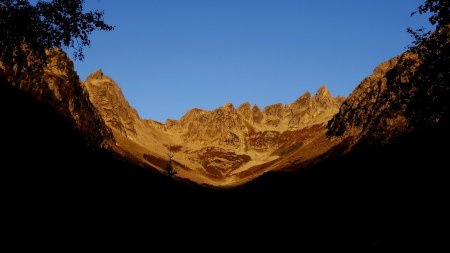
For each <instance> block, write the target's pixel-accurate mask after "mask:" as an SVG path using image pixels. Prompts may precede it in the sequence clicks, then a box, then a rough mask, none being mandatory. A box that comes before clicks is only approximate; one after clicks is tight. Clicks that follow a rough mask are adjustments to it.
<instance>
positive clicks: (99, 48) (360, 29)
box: [75, 0, 426, 122]
mask: <svg viewBox="0 0 450 253" xmlns="http://www.w3.org/2000/svg"><path fill="white" fill-rule="evenodd" d="M86 2H87V3H86V7H87V8H88V9H101V10H104V11H105V21H107V22H108V23H110V24H112V25H114V26H115V27H116V29H115V30H114V31H112V32H94V34H93V35H92V37H91V38H92V45H91V47H90V48H87V49H86V59H85V60H84V61H83V62H80V61H76V62H75V68H76V70H77V72H78V74H79V75H80V77H81V79H82V80H84V79H85V78H86V77H87V76H88V75H89V74H90V73H91V72H93V71H95V70H96V69H99V68H101V69H103V72H104V73H105V74H106V75H108V76H110V77H111V78H113V79H114V80H115V81H116V82H117V83H118V84H119V85H120V87H121V88H122V91H123V92H124V94H125V97H126V98H127V100H128V101H129V102H130V104H131V105H132V106H133V107H135V108H136V109H137V110H138V112H139V114H140V116H141V117H142V118H146V119H148V118H151V119H154V120H158V121H163V122H164V121H165V120H166V118H175V119H177V118H180V117H181V116H182V115H183V114H184V113H185V112H186V111H187V110H188V109H190V108H193V107H197V108H203V109H214V108H216V107H218V106H221V105H223V104H224V103H226V102H231V103H233V104H234V105H235V106H236V107H237V106H239V105H240V104H241V103H243V102H245V101H249V102H250V103H251V104H258V105H259V106H260V107H264V106H266V105H268V104H273V103H277V102H282V103H290V102H292V101H294V100H295V99H296V98H297V97H299V96H300V95H302V94H303V93H304V92H306V91H311V92H312V93H314V92H315V91H316V90H317V89H318V88H319V87H320V86H321V85H322V84H326V85H327V86H328V88H329V89H330V91H331V93H332V94H333V95H343V96H347V95H348V94H350V92H351V91H352V90H353V89H354V88H355V87H356V86H357V85H358V84H359V82H360V81H361V80H362V79H363V78H364V77H365V76H367V75H369V74H370V73H371V72H372V70H373V69H374V68H375V67H376V66H377V65H378V64H379V63H381V62H382V61H386V60H388V59H390V58H391V57H394V56H396V55H398V54H401V53H402V52H403V51H405V46H407V45H409V44H410V43H411V37H410V36H409V35H408V34H407V33H406V31H405V30H406V28H407V27H408V26H412V27H418V26H420V25H425V24H426V19H425V17H420V16H418V15H416V16H414V17H410V13H411V12H412V11H414V10H416V9H417V6H419V5H420V4H421V2H422V1H419V0H373V1H369V0H340V1H334V0H328V1H324V0H314V1H302V0H292V1H289V0H271V1H263V0H142V1H139V0H135V1H131V0H130V1H111V0H109V1H107V0H88V1H86Z"/></svg>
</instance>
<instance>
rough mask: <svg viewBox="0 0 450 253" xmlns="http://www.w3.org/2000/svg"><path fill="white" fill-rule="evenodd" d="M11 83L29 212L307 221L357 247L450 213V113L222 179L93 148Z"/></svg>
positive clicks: (11, 179)
mask: <svg viewBox="0 0 450 253" xmlns="http://www.w3.org/2000/svg"><path fill="white" fill-rule="evenodd" d="M0 87H1V92H0V96H1V98H0V103H1V106H0V108H1V115H2V118H3V123H2V124H1V131H2V133H3V134H4V137H3V141H2V144H3V146H4V149H3V150H4V151H3V154H2V158H3V161H2V163H3V165H2V169H1V173H2V176H1V178H2V181H3V182H2V184H3V185H4V186H6V191H5V195H6V198H7V200H8V202H7V203H10V204H9V205H8V207H9V208H11V209H12V211H11V212H13V213H14V214H15V215H18V214H19V215H22V217H24V218H23V220H22V221H23V222H39V220H40V219H42V218H43V217H45V219H44V220H45V221H46V222H49V221H55V220H58V219H59V218H61V216H65V215H67V214H69V213H75V214H76V215H75V217H78V218H80V219H81V217H83V218H82V219H83V220H85V221H86V220H91V219H94V217H96V219H99V220H100V221H103V222H105V223H107V222H106V221H107V220H108V219H109V218H111V216H114V215H119V216H118V217H122V218H124V217H128V218H130V219H132V218H133V217H134V218H136V217H135V216H137V217H147V218H148V219H150V220H152V223H153V222H155V221H157V220H158V219H159V218H158V217H163V219H164V220H165V223H166V225H167V224H172V226H174V227H176V228H177V229H178V231H183V232H184V233H188V232H189V228H192V227H195V226H201V227H202V228H203V229H204V231H219V230H220V231H226V229H227V228H228V229H233V230H234V231H236V236H237V235H243V236H244V235H245V234H254V235H256V236H258V235H259V236H271V237H274V238H279V239H281V238H283V239H286V238H291V237H293V238H295V237H296V236H297V235H298V234H288V232H286V233H282V232H281V231H290V229H291V230H292V229H294V230H295V231H297V232H298V233H302V232H301V231H303V233H304V232H305V231H306V234H307V237H303V239H304V240H306V241H307V242H308V243H312V242H317V241H316V240H318V241H319V244H318V245H322V246H325V245H327V246H330V245H331V246H332V247H336V246H337V245H339V246H345V247H356V248H359V247H362V248H366V247H367V248H377V247H381V248H382V247H390V246H392V245H400V246H401V247H404V246H405V245H406V246H411V245H412V246H415V245H417V244H421V243H422V242H428V241H429V239H430V238H426V237H425V236H426V235H427V233H428V232H427V233H425V231H430V230H428V229H429V228H431V226H432V225H433V224H439V222H440V221H439V220H435V219H437V218H436V217H439V216H438V215H437V214H438V213H434V212H435V211H436V212H439V210H442V209H440V205H441V204H442V203H443V202H444V200H445V198H444V186H445V184H444V180H445V178H444V177H443V176H442V175H443V172H444V167H443V166H444V165H443V164H446V162H447V157H446V155H447V154H446V150H447V149H446V148H445V147H446V146H445V145H447V144H448V143H449V142H448V140H449V136H448V132H447V131H445V129H446V128H447V127H448V123H446V124H444V125H443V126H442V127H440V128H436V129H423V131H418V132H414V133H411V134H409V135H406V136H403V137H402V138H400V139H398V140H397V141H396V142H394V143H393V144H390V145H388V146H385V147H383V148H381V149H378V148H373V147H360V148H357V149H355V151H354V152H352V153H350V154H349V155H346V156H344V157H337V158H332V159H330V160H326V161H323V162H320V163H319V164H317V165H316V166H315V167H313V168H310V169H309V170H306V171H297V172H290V173H286V172H285V173H282V172H272V173H267V174H265V175H263V176H262V177H260V178H258V179H256V180H254V181H253V182H250V183H248V184H246V185H244V186H242V187H239V188H236V189H231V190H214V189H210V188H204V187H199V186H196V185H191V184H188V183H185V182H176V181H173V180H171V179H169V178H168V177H165V176H162V175H160V174H155V173H152V172H150V171H148V170H145V169H142V168H140V167H138V166H136V165H133V164H130V163H128V162H126V161H123V160H121V159H119V158H117V157H113V156H112V155H111V154H110V153H108V152H106V151H98V150H97V151H92V150H89V149H88V148H86V146H85V143H84V141H83V139H82V138H81V137H80V136H78V135H77V134H76V132H75V131H74V130H73V129H72V127H71V125H70V124H69V123H67V122H66V121H65V120H64V119H63V118H62V117H60V116H59V115H58V114H56V113H54V112H53V111H52V110H51V109H49V108H48V107H47V106H45V105H43V104H40V103H38V102H35V101H34V100H33V99H32V98H31V97H29V96H27V95H24V94H23V93H22V92H20V91H18V90H16V89H15V88H13V87H11V86H10V85H9V84H8V85H5V83H2V84H1V86H0ZM441 145H444V146H443V147H444V148H442V146H441ZM106 210H107V211H106ZM130 214H132V215H131V216H130ZM141 215H142V216H141ZM165 217H173V218H165ZM139 219H143V220H146V219H144V218H139ZM143 220H140V221H141V222H142V221H143ZM78 221H79V220H78V219H74V220H72V221H71V222H73V223H77V222H78ZM147 222H148V221H147ZM82 224H84V223H82ZM158 224H159V223H158ZM72 225H73V224H72ZM153 226H154V228H155V229H156V228H158V229H168V228H165V226H160V225H156V224H153ZM424 227H425V228H426V230H421V229H422V228H424ZM222 229H223V230H222ZM428 235H430V234H429V233H428ZM433 235H434V234H433ZM305 238H308V239H305ZM310 238H314V240H313V241H311V240H310ZM431 239H433V240H440V238H439V237H434V238H431ZM216 240H218V239H217V238H216ZM286 245H290V244H286Z"/></svg>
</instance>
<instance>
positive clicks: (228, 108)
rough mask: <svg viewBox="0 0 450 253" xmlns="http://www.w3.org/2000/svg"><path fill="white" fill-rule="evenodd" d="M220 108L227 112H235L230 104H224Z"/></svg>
mask: <svg viewBox="0 0 450 253" xmlns="http://www.w3.org/2000/svg"><path fill="white" fill-rule="evenodd" d="M222 108H223V109H225V110H227V111H234V110H235V108H234V105H233V104H232V103H225V104H224V105H223V106H222Z"/></svg>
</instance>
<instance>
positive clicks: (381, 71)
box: [328, 27, 450, 144]
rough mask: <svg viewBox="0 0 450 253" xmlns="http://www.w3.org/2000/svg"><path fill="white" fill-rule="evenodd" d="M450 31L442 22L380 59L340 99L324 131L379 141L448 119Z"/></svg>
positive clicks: (384, 141)
mask: <svg viewBox="0 0 450 253" xmlns="http://www.w3.org/2000/svg"><path fill="white" fill-rule="evenodd" d="M449 30H450V29H449V27H444V28H442V29H441V30H440V31H438V32H436V33H434V34H433V35H432V36H431V38H430V39H428V40H427V41H425V43H423V44H422V45H420V46H418V47H416V48H413V49H411V50H409V51H407V52H405V53H403V54H402V55H400V56H398V57H395V58H393V59H391V60H389V61H387V62H384V63H382V64H380V65H379V66H378V67H377V68H376V69H375V70H374V72H373V74H372V75H371V76H369V77H367V78H365V79H364V80H363V81H362V82H361V84H359V86H358V87H357V88H356V89H355V90H354V91H353V92H352V94H351V95H350V96H349V97H348V99H347V100H346V101H345V102H344V103H343V104H342V106H341V108H340V110H339V113H338V114H336V116H334V117H333V119H332V120H331V121H330V122H329V124H328V129H329V131H328V134H329V135H331V136H341V135H344V136H353V137H354V138H355V139H357V140H359V141H362V142H365V143H379V144H383V143H388V142H390V141H391V140H392V139H394V138H396V137H398V136H400V135H402V134H404V133H407V132H410V131H414V130H416V129H417V128H420V129H428V130H426V131H429V129H430V128H433V127H434V126H437V125H439V124H441V123H442V122H443V121H448V108H449V103H450V101H449V97H450V94H449V93H450V87H449V85H448V80H450V71H449V66H450V60H449V57H448V55H450V47H449V41H450V34H449Z"/></svg>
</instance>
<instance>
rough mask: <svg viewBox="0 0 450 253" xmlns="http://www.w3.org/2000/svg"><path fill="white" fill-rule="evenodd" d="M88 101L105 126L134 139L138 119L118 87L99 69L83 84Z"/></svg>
mask: <svg viewBox="0 0 450 253" xmlns="http://www.w3.org/2000/svg"><path fill="white" fill-rule="evenodd" d="M84 85H85V87H86V89H87V90H88V92H89V99H90V100H91V101H92V103H93V104H94V105H95V106H96V107H97V110H98V111H99V112H100V113H101V114H102V117H103V119H104V120H105V121H106V123H107V125H108V126H109V127H111V128H113V129H116V130H117V131H119V132H121V133H123V134H124V135H126V136H128V137H135V136H136V135H137V133H136V125H137V124H139V121H140V118H139V115H138V113H137V111H136V110H135V109H134V108H133V107H131V106H130V105H129V104H128V101H127V100H126V99H125V96H124V95H123V93H122V90H121V89H120V87H119V85H118V84H117V83H116V82H114V80H112V79H111V78H110V77H108V76H106V75H105V74H104V73H103V71H102V70H101V69H98V70H96V71H94V72H93V73H92V74H90V75H89V76H88V77H87V78H86V81H85V82H84Z"/></svg>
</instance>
